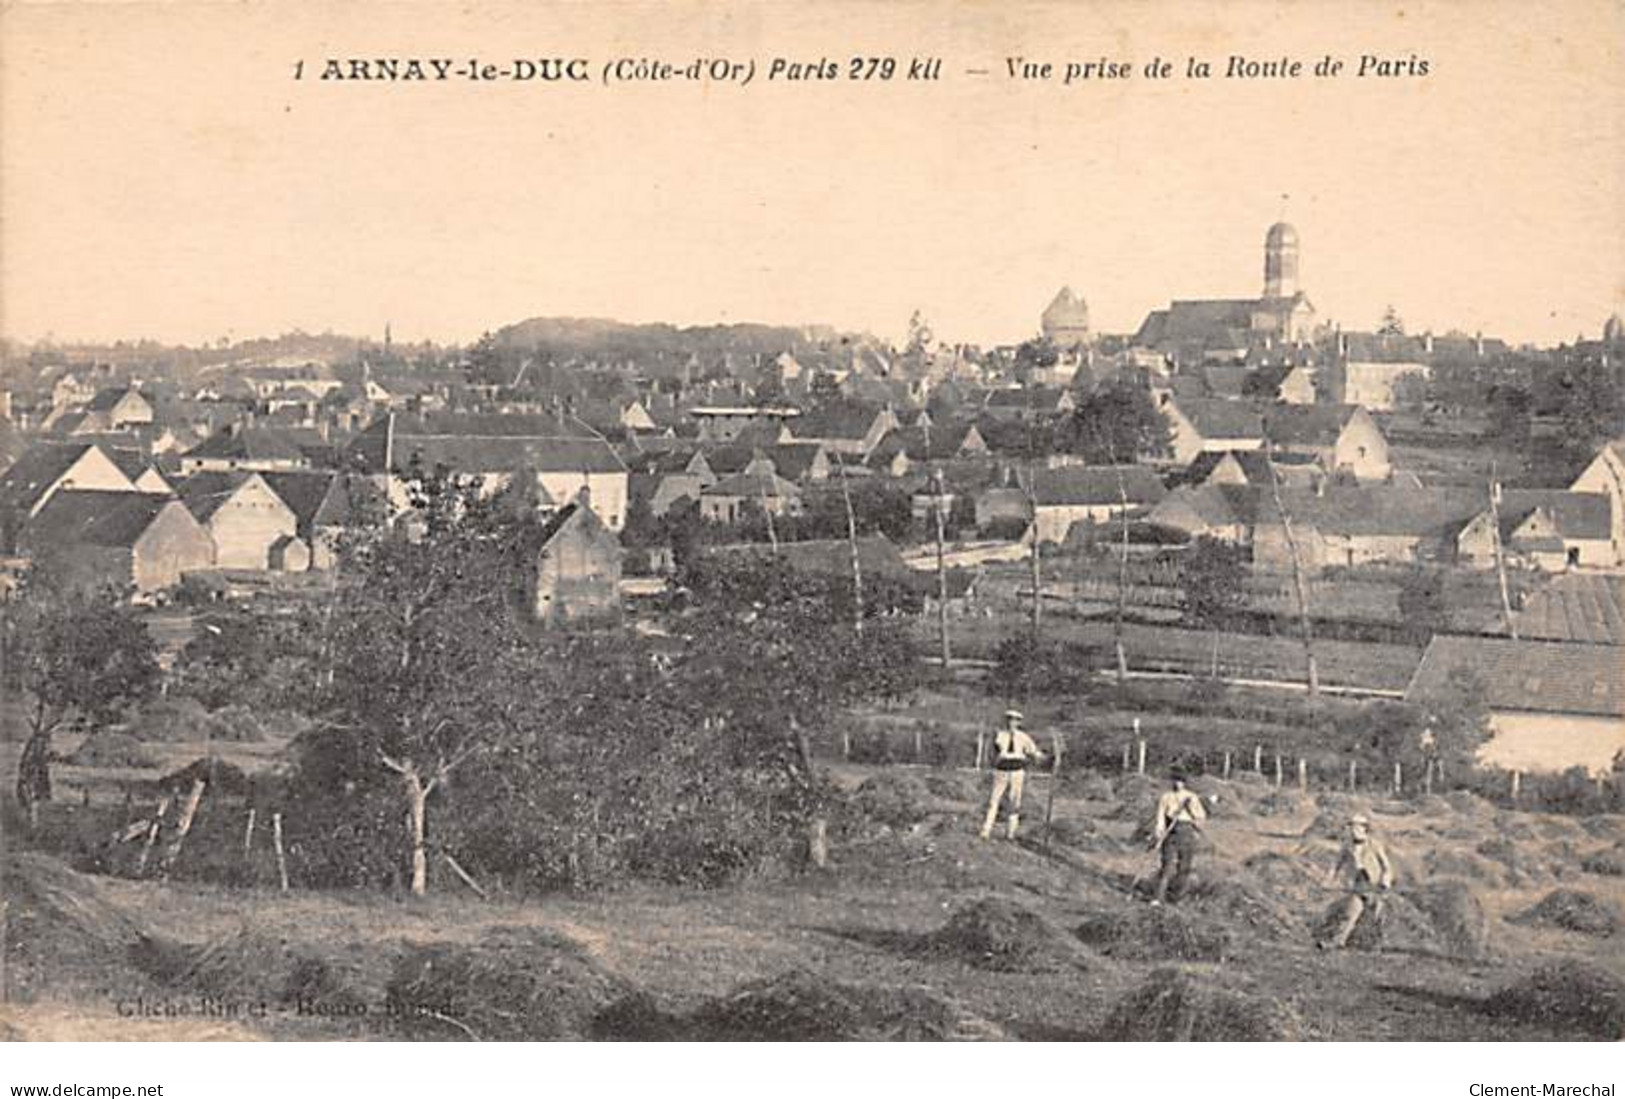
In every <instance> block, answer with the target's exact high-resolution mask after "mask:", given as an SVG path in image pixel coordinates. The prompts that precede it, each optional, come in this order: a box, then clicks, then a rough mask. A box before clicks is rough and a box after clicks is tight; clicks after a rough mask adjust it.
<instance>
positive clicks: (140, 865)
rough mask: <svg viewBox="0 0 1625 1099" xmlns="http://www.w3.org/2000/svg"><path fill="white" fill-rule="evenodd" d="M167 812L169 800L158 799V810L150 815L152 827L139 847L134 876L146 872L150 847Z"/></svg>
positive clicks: (155, 839) (156, 838) (155, 841)
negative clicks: (139, 853) (139, 855)
mask: <svg viewBox="0 0 1625 1099" xmlns="http://www.w3.org/2000/svg"><path fill="white" fill-rule="evenodd" d="M167 812H169V799H168V798H159V799H158V808H157V809H156V810H154V812H153V814H152V826H151V827H150V828H148V829H147V842H146V843H144V844H142V846H141V858H140V860H139V861H137V862H136V864H135V876H136V877H138V878H139V877H140V876H141V875H142V874H145V873H146V872H147V860H148V859H149V858H151V857H152V845H153V844H155V843H157V842H158V830H159V829H160V828H162V827H163V825H164V814H165V813H167Z"/></svg>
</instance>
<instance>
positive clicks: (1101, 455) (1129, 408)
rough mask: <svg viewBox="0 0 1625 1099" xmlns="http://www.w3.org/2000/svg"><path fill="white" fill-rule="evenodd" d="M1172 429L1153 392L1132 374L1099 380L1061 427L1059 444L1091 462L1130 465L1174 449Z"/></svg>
mask: <svg viewBox="0 0 1625 1099" xmlns="http://www.w3.org/2000/svg"><path fill="white" fill-rule="evenodd" d="M1172 440H1173V433H1172V431H1171V430H1170V428H1169V426H1168V418H1167V417H1166V416H1164V415H1163V413H1162V410H1161V409H1159V408H1157V406H1156V405H1155V403H1153V402H1152V400H1151V392H1150V390H1149V389H1147V388H1146V387H1145V386H1143V385H1141V384H1139V383H1137V382H1136V381H1135V380H1133V379H1132V378H1125V377H1118V378H1114V379H1111V380H1109V381H1106V382H1103V383H1101V384H1100V385H1097V386H1096V387H1095V388H1094V389H1092V390H1091V391H1089V392H1088V393H1087V394H1085V395H1084V397H1083V399H1082V400H1080V401H1079V402H1078V406H1077V408H1076V409H1075V410H1074V411H1073V413H1072V416H1071V418H1070V419H1069V420H1068V421H1067V422H1066V423H1065V424H1064V425H1063V427H1062V428H1061V430H1060V432H1059V439H1058V445H1059V447H1060V449H1063V450H1066V451H1068V452H1069V453H1073V454H1082V455H1083V456H1084V457H1085V458H1086V459H1088V460H1089V461H1090V462H1095V463H1102V464H1106V463H1110V464H1127V463H1130V462H1133V461H1135V460H1136V459H1138V458H1161V457H1164V456H1166V455H1167V454H1169V453H1170V447H1171V444H1172Z"/></svg>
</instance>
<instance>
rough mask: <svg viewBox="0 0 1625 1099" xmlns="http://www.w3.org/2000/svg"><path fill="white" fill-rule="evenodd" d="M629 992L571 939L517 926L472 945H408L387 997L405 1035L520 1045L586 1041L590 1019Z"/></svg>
mask: <svg viewBox="0 0 1625 1099" xmlns="http://www.w3.org/2000/svg"><path fill="white" fill-rule="evenodd" d="M632 991H633V989H632V988H631V986H630V985H629V984H628V983H627V982H625V981H623V980H622V979H620V978H619V977H616V976H614V975H612V974H610V973H608V972H606V971H605V970H604V969H603V967H601V966H600V965H599V964H598V963H597V962H595V961H594V960H593V959H592V958H591V957H590V956H589V955H588V954H587V952H586V951H585V950H584V949H582V947H581V946H580V945H579V944H578V943H576V942H575V941H574V940H572V939H569V938H566V937H564V936H562V935H558V934H556V933H553V932H550V931H545V930H542V929H536V928H517V927H515V928H503V929H499V930H497V931H494V932H490V933H487V934H486V935H485V936H483V937H482V938H481V939H480V941H479V942H478V943H477V944H472V945H465V944H463V943H428V944H413V945H410V946H408V948H407V950H406V952H405V953H404V954H402V955H401V956H400V958H399V959H397V961H396V963H395V967H394V972H393V973H392V974H391V976H390V979H389V984H388V987H387V989H386V994H387V996H388V1003H389V1005H390V1012H391V1015H392V1017H393V1020H394V1022H395V1025H396V1027H397V1029H398V1030H399V1031H400V1033H401V1035H402V1036H403V1037H406V1038H417V1039H427V1040H432V1041H461V1040H466V1039H474V1040H476V1041H488V1042H489V1041H501V1042H523V1041H539V1040H549V1039H564V1040H581V1039H585V1038H588V1037H590V1036H591V1033H592V1023H593V1019H594V1018H595V1017H596V1016H597V1015H598V1014H599V1013H600V1012H602V1011H603V1010H604V1009H605V1008H606V1007H608V1006H609V1005H610V1004H612V1003H614V1002H616V1001H617V1000H620V999H623V998H624V997H625V996H627V995H628V994H629V993H631V992H632Z"/></svg>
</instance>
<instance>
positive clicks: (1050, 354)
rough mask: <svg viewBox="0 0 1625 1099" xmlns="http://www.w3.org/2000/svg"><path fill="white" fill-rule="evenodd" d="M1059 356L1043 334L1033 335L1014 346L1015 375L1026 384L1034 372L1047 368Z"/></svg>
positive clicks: (1053, 345) (1053, 363)
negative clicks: (1018, 345)
mask: <svg viewBox="0 0 1625 1099" xmlns="http://www.w3.org/2000/svg"><path fill="white" fill-rule="evenodd" d="M1060 358H1061V356H1060V352H1058V351H1057V350H1056V349H1055V344H1054V343H1052V342H1051V341H1050V340H1048V339H1047V338H1045V337H1043V336H1034V337H1033V338H1032V339H1030V340H1028V341H1027V342H1025V343H1023V344H1022V345H1021V346H1020V347H1017V348H1016V377H1017V379H1018V380H1019V381H1021V382H1022V383H1023V384H1026V383H1027V382H1029V381H1031V380H1032V376H1033V374H1034V373H1035V372H1037V371H1040V370H1048V369H1049V368H1050V367H1052V366H1054V365H1055V364H1056V363H1057V362H1059V361H1060Z"/></svg>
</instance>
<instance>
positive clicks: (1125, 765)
mask: <svg viewBox="0 0 1625 1099" xmlns="http://www.w3.org/2000/svg"><path fill="white" fill-rule="evenodd" d="M1133 750H1134V747H1133V745H1130V744H1125V745H1123V773H1124V774H1125V775H1126V774H1128V769H1129V768H1130V767H1132V766H1133V764H1132V763H1130V762H1129V753H1131V752H1132V751H1133Z"/></svg>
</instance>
